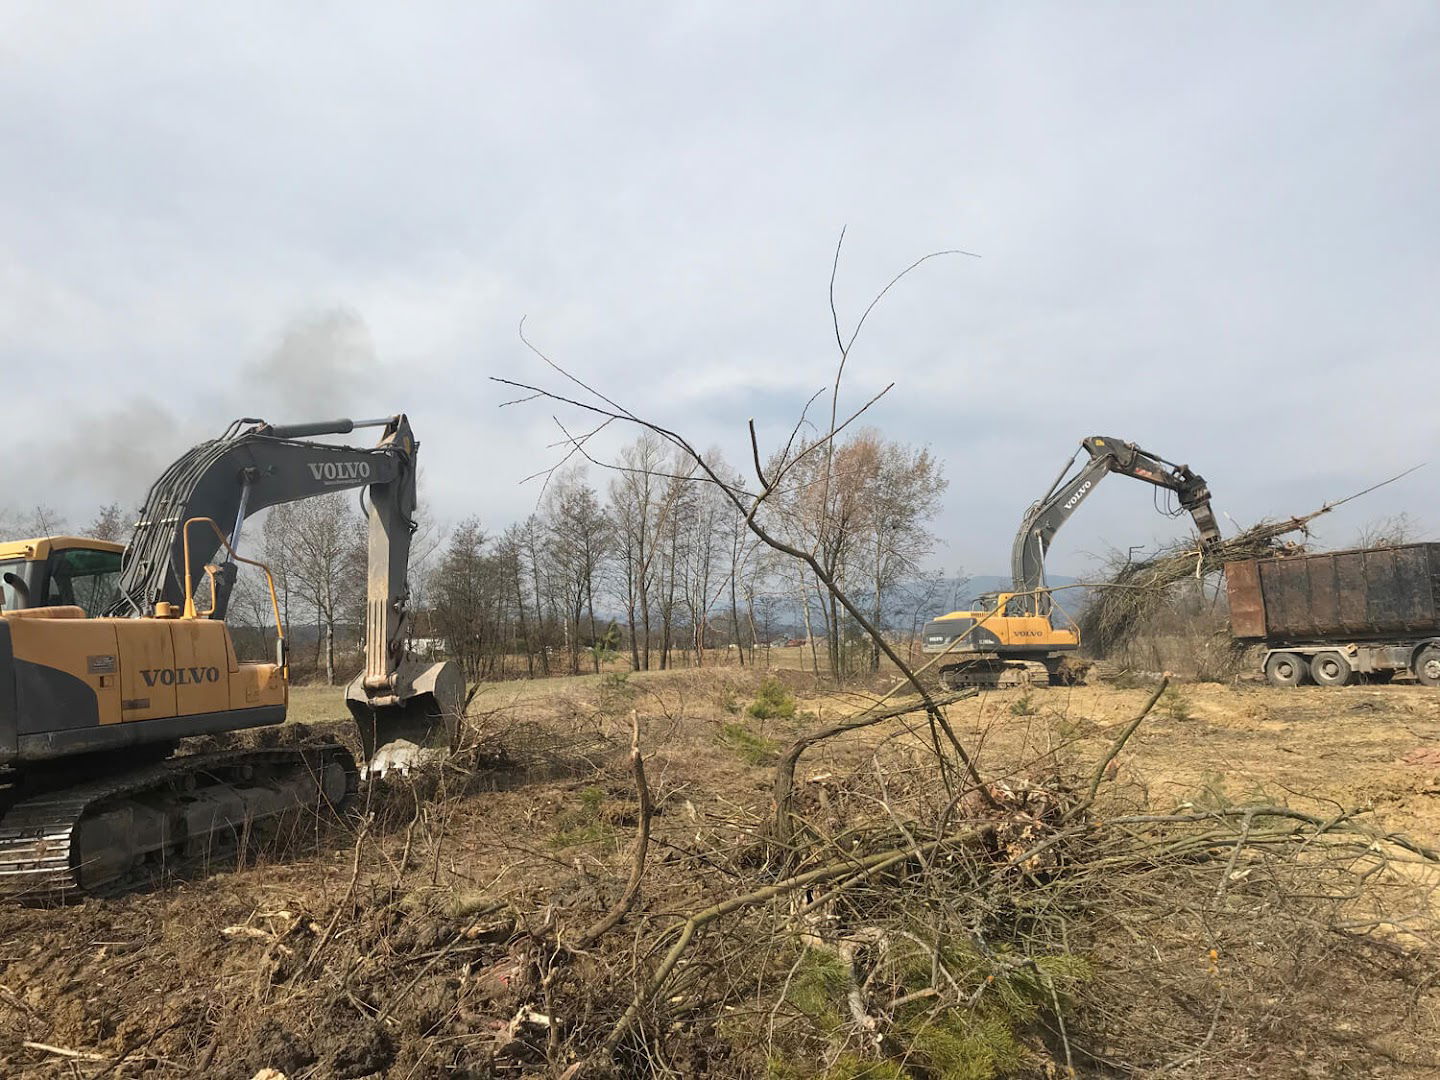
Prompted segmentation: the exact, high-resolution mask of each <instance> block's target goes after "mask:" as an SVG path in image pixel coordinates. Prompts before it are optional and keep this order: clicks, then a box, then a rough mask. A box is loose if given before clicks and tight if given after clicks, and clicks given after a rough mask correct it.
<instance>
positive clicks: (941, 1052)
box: [908, 1013, 1025, 1080]
mask: <svg viewBox="0 0 1440 1080" xmlns="http://www.w3.org/2000/svg"><path fill="white" fill-rule="evenodd" d="M908 1035H909V1043H910V1046H911V1048H912V1049H913V1050H914V1052H915V1053H916V1054H917V1055H919V1057H920V1058H921V1059H922V1060H923V1062H924V1064H925V1066H926V1067H927V1069H928V1071H929V1072H930V1073H931V1074H932V1075H933V1076H935V1077H937V1078H938V1080H997V1078H999V1077H1002V1076H1005V1075H1007V1074H1008V1073H1012V1072H1014V1071H1015V1070H1016V1069H1018V1068H1019V1067H1020V1065H1021V1064H1022V1063H1023V1062H1024V1059H1025V1050H1024V1048H1023V1047H1022V1046H1021V1045H1020V1041H1019V1040H1018V1039H1017V1038H1016V1037H1015V1033H1014V1031H1013V1030H1012V1029H1011V1026H1010V1024H1009V1023H1008V1022H1007V1021H1006V1020H1005V1019H1003V1018H1001V1017H998V1016H991V1017H985V1018H976V1017H971V1016H966V1015H964V1014H959V1013H951V1014H948V1015H946V1016H943V1017H941V1018H940V1019H939V1020H938V1021H936V1022H935V1023H932V1024H927V1025H925V1026H923V1027H919V1028H917V1029H915V1030H913V1031H910V1032H908Z"/></svg>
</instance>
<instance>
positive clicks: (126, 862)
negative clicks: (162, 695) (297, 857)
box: [0, 745, 359, 900]
mask: <svg viewBox="0 0 1440 1080" xmlns="http://www.w3.org/2000/svg"><path fill="white" fill-rule="evenodd" d="M358 787H359V771H358V770H357V769H356V766H355V759H354V758H353V757H352V756H351V754H350V752H349V751H348V750H346V749H345V748H344V747H342V746H338V745H324V746H302V747H290V748H280V749H271V750H235V751H225V752H221V753H214V754H194V755H187V756H183V757H177V758H171V759H168V760H165V761H161V762H159V763H157V764H152V765H145V766H140V767H137V768H132V769H129V770H126V771H124V772H120V773H115V774H112V775H109V776H103V777H99V778H96V779H93V780H91V781H89V782H82V783H80V784H71V785H68V786H55V787H52V788H51V789H49V790H39V791H36V790H33V789H31V790H25V789H24V788H17V789H11V790H10V791H9V792H0V798H4V799H6V801H5V802H0V808H3V813H0V896H10V897H23V898H25V899H28V900H52V899H70V898H76V897H79V896H82V895H93V894H103V893H105V892H107V891H111V890H115V889H118V888H122V887H124V886H125V885H126V884H127V883H129V882H130V881H132V880H133V879H134V878H136V877H137V876H144V875H146V874H148V873H153V872H156V871H167V870H168V871H173V872H184V871H185V870H186V869H187V868H188V867H190V866H192V865H196V864H200V863H203V862H204V861H207V860H209V859H211V858H213V857H215V856H217V855H220V854H223V853H225V852H227V851H234V850H236V849H237V848H238V847H241V846H243V845H244V844H246V843H247V842H248V841H250V840H251V839H252V838H254V837H255V836H256V835H259V834H265V833H268V832H273V831H277V827H278V828H279V829H282V830H283V828H284V827H285V825H286V824H293V826H295V827H300V826H301V825H302V824H303V823H304V822H305V821H306V820H313V818H314V815H315V814H320V813H333V812H335V811H338V810H341V809H343V808H344V806H345V805H346V804H347V803H348V802H350V801H351V800H352V799H353V798H354V796H355V793H356V791H357V790H358Z"/></svg>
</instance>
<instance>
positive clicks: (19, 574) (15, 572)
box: [0, 559, 30, 611]
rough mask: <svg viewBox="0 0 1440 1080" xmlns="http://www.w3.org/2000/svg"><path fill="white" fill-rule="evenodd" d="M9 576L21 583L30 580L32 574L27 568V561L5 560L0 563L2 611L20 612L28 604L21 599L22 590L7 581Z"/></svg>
mask: <svg viewBox="0 0 1440 1080" xmlns="http://www.w3.org/2000/svg"><path fill="white" fill-rule="evenodd" d="M7 574H8V575H10V576H11V577H13V578H18V579H19V580H20V581H27V580H29V574H30V572H29V570H27V568H26V562H25V560H24V559H5V560H3V561H0V610H4V611H18V610H19V609H20V608H23V607H25V606H26V604H25V602H24V601H23V600H22V599H21V596H20V590H19V589H17V588H15V586H14V585H12V584H10V582H9V581H6V580H5V577H6V575H7Z"/></svg>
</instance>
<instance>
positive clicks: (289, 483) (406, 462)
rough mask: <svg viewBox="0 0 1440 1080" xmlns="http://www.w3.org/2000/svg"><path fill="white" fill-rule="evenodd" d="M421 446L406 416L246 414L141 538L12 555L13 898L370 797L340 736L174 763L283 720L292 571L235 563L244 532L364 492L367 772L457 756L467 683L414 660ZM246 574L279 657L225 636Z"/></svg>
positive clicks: (3, 554)
mask: <svg viewBox="0 0 1440 1080" xmlns="http://www.w3.org/2000/svg"><path fill="white" fill-rule="evenodd" d="M366 427H378V428H382V429H383V430H382V433H381V437H380V440H379V442H378V444H377V445H376V446H374V447H368V448H356V447H350V446H341V445H336V444H333V443H326V442H318V441H315V440H314V437H315V436H321V435H331V434H346V433H349V432H351V431H354V430H355V429H357V428H366ZM417 449H418V444H417V443H416V441H415V437H414V434H413V432H412V431H411V429H410V423H409V421H408V419H407V418H406V417H405V416H404V415H403V414H402V415H396V416H390V417H385V418H382V419H378V420H366V421H351V420H336V421H325V422H320V423H313V424H295V425H288V426H285V425H272V424H268V423H265V422H264V421H262V420H257V419H253V418H247V419H243V420H238V421H236V422H235V423H234V424H232V425H231V426H230V428H229V429H227V430H226V432H225V433H224V434H223V435H222V436H221V437H220V438H218V439H213V440H210V441H208V442H205V443H202V444H201V445H199V446H197V447H195V448H193V449H192V450H190V451H189V452H188V453H186V454H184V455H183V456H182V457H180V458H179V459H178V460H177V461H176V462H175V463H174V464H173V465H171V466H170V468H169V469H167V470H166V472H165V473H164V474H163V475H162V476H161V477H160V479H158V480H157V481H156V482H155V484H154V485H153V486H152V487H151V489H150V492H149V494H148V496H147V497H146V500H145V505H144V507H143V509H142V510H141V513H140V520H139V521H138V523H137V524H136V525H135V528H134V533H133V535H132V536H131V538H130V541H129V543H128V544H126V545H123V546H122V545H120V544H116V543H112V542H109V541H103V540H87V539H83V538H80V537H73V536H56V537H48V538H41V539H34V540H22V541H14V542H8V543H3V544H0V588H3V600H4V605H3V610H0V894H8V895H24V896H27V897H52V896H73V895H77V894H81V893H85V892H95V891H103V890H105V889H107V888H110V887H113V886H116V885H117V884H120V883H124V882H125V881H127V880H128V879H130V878H131V877H133V876H134V875H135V874H137V872H139V873H143V872H146V871H147V870H149V869H151V868H153V867H155V866H176V867H178V866H180V865H181V864H183V863H185V862H186V861H187V860H189V859H191V858H194V857H199V856H201V855H206V854H208V853H209V852H211V851H213V850H214V849H215V847H216V846H217V845H218V846H220V847H222V848H223V847H225V846H229V845H233V844H235V843H237V842H240V838H241V837H243V836H245V835H248V834H251V833H252V832H253V831H254V830H256V829H261V828H264V827H266V826H267V825H273V824H275V823H276V822H277V821H280V820H283V819H285V818H286V816H287V815H293V814H297V813H303V812H306V811H316V812H325V811H334V810H337V809H340V808H343V807H344V805H345V804H346V803H347V802H348V801H349V800H350V799H351V798H352V797H353V796H354V794H355V792H356V790H357V788H358V785H359V782H360V779H361V772H362V770H361V769H360V768H359V767H357V765H356V762H355V760H354V758H353V756H352V755H351V754H350V752H349V751H348V750H346V749H345V748H344V747H343V746H340V745H338V744H334V743H330V744H316V745H301V746H291V747H281V748H273V749H254V750H227V751H221V752H217V753H202V754H181V755H175V751H176V749H177V747H178V746H179V744H180V741H181V740H182V739H185V738H188V737H191V736H196V735H213V734H218V733H223V732H232V731H238V730H242V729H246V728H255V727H261V726H265V725H273V724H281V723H283V722H284V721H285V717H286V705H287V701H288V688H289V667H288V663H287V654H286V642H285V628H284V625H283V623H282V621H281V619H280V608H279V604H278V602H277V598H276V593H275V584H274V578H273V576H272V575H271V573H270V571H269V569H268V568H267V567H265V566H263V565H262V564H260V563H258V562H255V561H254V560H251V559H246V558H244V557H242V556H241V555H239V553H238V549H239V547H240V538H241V531H242V527H243V525H244V523H245V520H246V519H247V518H248V517H249V516H251V515H252V514H255V513H257V512H259V511H260V510H263V509H265V508H267V507H270V506H275V505H278V504H281V503H288V502H294V501H296V500H299V499H306V498H311V497H314V496H318V495H323V494H328V493H330V492H334V491H343V490H353V489H363V491H364V493H365V495H366V497H367V503H368V519H369V521H368V527H369V566H368V574H367V583H366V593H367V598H366V645H365V669H364V671H363V672H362V673H361V674H360V675H359V677H357V678H356V680H355V681H354V682H353V683H352V684H351V685H350V686H349V687H348V688H347V690H346V702H347V705H348V706H349V709H350V712H351V714H352V716H353V718H354V720H355V721H356V723H357V725H358V727H359V736H360V744H361V746H362V748H363V750H364V757H365V770H364V771H365V772H370V773H383V772H385V771H387V770H389V769H392V768H402V769H403V768H406V767H408V766H410V765H413V764H414V762H415V761H416V760H417V759H419V758H422V757H424V756H427V755H435V754H443V753H444V752H445V751H446V750H447V749H449V748H450V747H451V745H452V744H453V741H454V739H455V737H456V733H457V728H458V722H459V711H460V709H461V702H462V698H463V693H464V683H463V679H462V677H461V675H460V673H459V669H458V667H457V666H456V665H455V664H452V663H438V664H424V663H418V662H415V661H412V660H410V659H409V658H408V656H407V653H406V640H407V634H406V621H407V616H408V610H409V595H410V594H409V587H408V582H407V577H406V573H407V564H408V560H409V551H410V537H411V534H412V532H413V530H414V527H415V525H414V512H415V498H416V493H415V478H416V464H415V463H416V452H417ZM242 563H244V564H249V565H252V566H254V567H256V568H257V569H258V570H259V571H260V572H261V574H262V575H263V577H264V579H265V582H266V587H267V589H268V592H269V599H270V609H271V612H272V615H273V617H274V620H275V629H276V653H275V656H274V658H273V659H271V660H269V661H267V662H264V663H242V662H241V661H240V660H239V658H238V657H237V655H236V651H235V646H234V642H233V641H232V639H231V635H230V631H229V628H228V627H227V626H226V623H225V614H226V609H227V605H228V603H229V600H230V597H231V593H232V590H233V588H234V585H235V581H236V575H237V571H238V564H242Z"/></svg>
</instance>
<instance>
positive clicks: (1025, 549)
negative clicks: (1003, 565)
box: [1010, 435, 1220, 613]
mask: <svg viewBox="0 0 1440 1080" xmlns="http://www.w3.org/2000/svg"><path fill="white" fill-rule="evenodd" d="M1080 446H1081V448H1082V449H1083V450H1084V451H1085V452H1086V453H1087V454H1088V455H1089V460H1088V461H1086V463H1085V464H1084V465H1082V466H1081V467H1080V469H1079V470H1078V471H1075V472H1071V469H1072V468H1073V466H1074V464H1075V459H1074V458H1071V459H1070V461H1069V462H1067V463H1066V465H1065V468H1064V469H1062V470H1061V472H1060V475H1059V476H1057V477H1056V478H1055V482H1054V483H1053V484H1051V485H1050V490H1049V491H1047V492H1046V493H1045V495H1044V497H1043V498H1041V499H1040V500H1039V501H1038V502H1036V503H1035V504H1034V505H1033V506H1031V507H1030V509H1029V511H1028V512H1027V513H1026V514H1025V518H1024V520H1023V521H1022V522H1021V523H1020V531H1019V532H1018V533H1017V534H1016V535H1015V546H1014V548H1013V549H1012V551H1011V556H1010V570H1011V576H1012V577H1013V578H1014V580H1015V591H1016V592H1034V591H1035V590H1039V589H1043V588H1044V587H1045V555H1046V553H1047V552H1048V551H1049V550H1050V542H1051V541H1052V540H1053V539H1054V538H1055V533H1056V532H1058V531H1059V529H1060V526H1062V525H1064V524H1065V522H1066V521H1068V520H1069V518H1070V515H1071V514H1073V513H1074V512H1075V511H1076V509H1077V508H1078V507H1079V506H1080V504H1081V503H1082V502H1084V501H1085V499H1086V498H1087V497H1088V496H1089V495H1090V493H1091V492H1092V491H1094V490H1095V485H1096V484H1098V483H1099V482H1100V481H1101V480H1103V479H1105V477H1107V476H1109V475H1110V474H1111V473H1120V474H1122V475H1124V476H1132V477H1134V478H1135V479H1136V480H1143V481H1145V482H1146V483H1149V484H1154V485H1155V486H1156V487H1158V488H1164V489H1166V490H1168V491H1173V492H1175V494H1176V498H1177V500H1178V501H1179V503H1180V506H1181V507H1182V508H1183V509H1185V510H1187V511H1189V513H1190V515H1191V517H1192V518H1194V520H1195V527H1196V528H1197V529H1198V530H1199V532H1200V544H1201V546H1202V547H1206V546H1209V545H1210V544H1213V543H1216V542H1217V541H1219V540H1220V526H1219V523H1218V522H1216V520H1215V515H1214V513H1212V512H1211V510H1210V490H1209V488H1208V487H1206V485H1205V480H1204V479H1203V478H1202V477H1200V476H1197V475H1196V474H1195V473H1194V472H1192V471H1191V470H1190V468H1189V466H1187V465H1176V464H1174V463H1172V462H1169V461H1166V460H1165V459H1164V458H1162V457H1159V456H1158V455H1156V454H1151V453H1149V452H1148V451H1145V450H1141V449H1140V448H1139V447H1138V446H1136V445H1135V444H1134V443H1130V442H1126V441H1125V440H1123V439H1112V438H1108V437H1103V436H1099V435H1092V436H1090V437H1089V438H1088V439H1083V440H1081V443H1080ZM1077 456H1078V455H1077ZM1034 599H1035V601H1037V602H1038V601H1040V600H1041V598H1040V597H1036V598H1034ZM1039 606H1041V605H1039V604H1038V603H1037V608H1038V607H1039ZM1042 613H1043V612H1042Z"/></svg>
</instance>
